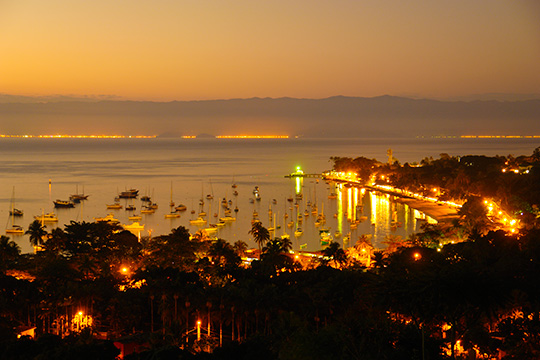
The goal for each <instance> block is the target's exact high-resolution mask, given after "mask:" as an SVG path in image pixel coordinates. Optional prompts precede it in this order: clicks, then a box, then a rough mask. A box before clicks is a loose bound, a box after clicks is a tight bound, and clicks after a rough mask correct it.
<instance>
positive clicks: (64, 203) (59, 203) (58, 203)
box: [53, 199, 75, 208]
mask: <svg viewBox="0 0 540 360" xmlns="http://www.w3.org/2000/svg"><path fill="white" fill-rule="evenodd" d="M53 203H54V207H55V208H72V207H75V204H73V203H72V202H71V201H70V200H58V199H57V200H55V201H53Z"/></svg>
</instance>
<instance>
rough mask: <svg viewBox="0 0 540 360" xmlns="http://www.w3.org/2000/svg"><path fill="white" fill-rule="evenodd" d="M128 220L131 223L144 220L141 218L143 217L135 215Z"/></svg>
mask: <svg viewBox="0 0 540 360" xmlns="http://www.w3.org/2000/svg"><path fill="white" fill-rule="evenodd" d="M128 220H129V221H141V220H142V216H141V215H136V214H133V215H132V216H128Z"/></svg>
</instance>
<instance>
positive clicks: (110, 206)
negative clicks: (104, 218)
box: [107, 203, 122, 210]
mask: <svg viewBox="0 0 540 360" xmlns="http://www.w3.org/2000/svg"><path fill="white" fill-rule="evenodd" d="M121 208H122V205H121V204H120V203H114V204H107V209H111V210H118V209H121Z"/></svg>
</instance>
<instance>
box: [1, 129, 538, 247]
mask: <svg viewBox="0 0 540 360" xmlns="http://www.w3.org/2000/svg"><path fill="white" fill-rule="evenodd" d="M276 141H277V140H276ZM390 141H392V142H393V143H394V146H393V147H394V153H395V154H396V155H395V156H396V157H397V156H398V155H400V156H401V159H403V160H404V161H410V162H412V161H418V160H420V159H421V158H422V157H423V156H427V155H430V154H433V153H435V152H436V153H438V152H440V151H447V152H449V153H457V154H463V153H475V152H477V153H487V154H490V153H489V151H491V152H492V153H494V152H495V153H516V154H519V153H525V154H526V153H530V151H531V150H530V149H532V148H534V144H532V142H534V139H533V140H527V139H515V140H510V139H504V140H495V139H489V140H478V139H477V140H469V141H463V140H459V141H457V140H455V141H446V140H443V141H441V140H439V141H438V142H436V141H425V140H418V139H412V140H407V141H406V140H388V141H385V142H380V141H379V142H375V141H364V140H339V141H338V140H324V139H316V140H311V139H305V140H302V139H297V140H291V141H290V142H288V143H287V144H284V143H280V144H281V146H279V147H275V146H274V141H273V140H227V143H223V142H219V141H217V140H189V141H187V140H184V141H182V140H168V139H131V140H127V139H118V140H111V139H109V140H100V139H2V141H1V142H0V152H1V153H2V154H3V155H4V157H3V158H4V159H9V160H4V161H3V162H1V163H0V170H1V171H2V173H3V174H4V176H3V177H2V179H0V185H1V187H0V189H3V196H2V197H1V198H0V201H1V202H2V203H3V206H2V207H1V209H0V216H1V217H2V218H3V221H4V223H5V224H9V223H10V221H11V216H10V210H11V200H10V199H11V195H12V194H11V193H12V188H13V184H17V199H16V200H17V208H18V209H20V210H22V211H23V212H24V216H22V217H18V218H17V219H16V224H17V225H18V226H21V227H22V228H23V229H24V230H26V229H28V225H29V224H30V223H31V222H32V221H33V220H34V219H38V220H40V221H43V223H44V224H45V225H46V229H47V231H51V230H52V229H53V228H54V227H57V226H58V227H63V226H64V224H69V222H70V221H87V222H91V221H94V218H104V217H106V215H107V214H109V213H112V214H113V217H114V218H115V219H117V220H118V221H119V222H120V223H121V224H130V223H132V222H133V221H138V222H139V223H140V224H141V225H144V230H142V231H141V236H150V234H151V236H158V235H161V234H168V233H169V232H170V231H171V230H172V229H174V228H176V227H178V226H185V227H186V228H187V229H188V230H189V231H190V233H195V232H197V231H198V230H202V229H211V230H210V232H211V233H212V236H215V237H217V238H222V239H225V240H227V241H229V242H231V243H233V242H235V241H238V240H242V241H245V242H246V243H247V244H248V246H249V247H256V244H255V243H254V242H253V241H252V240H251V237H250V236H249V234H248V231H249V230H250V228H251V222H252V219H253V216H252V215H253V214H254V213H257V214H258V216H257V220H258V221H261V222H262V224H263V226H265V227H267V228H271V227H274V228H275V230H274V232H273V235H272V236H283V235H289V236H290V239H291V241H292V243H293V248H294V249H295V250H298V249H300V248H302V249H303V250H306V251H317V250H320V249H321V242H320V234H319V230H320V228H321V226H322V225H321V215H324V217H325V224H324V228H326V229H328V230H329V233H330V234H331V235H333V240H334V241H338V242H340V244H341V246H344V247H346V246H353V245H354V244H355V242H356V241H357V240H358V238H359V237H360V236H362V235H371V242H372V243H373V245H374V246H376V247H384V246H385V245H384V244H383V241H385V238H386V237H387V236H390V235H391V236H400V237H402V238H406V237H407V236H408V235H409V234H411V233H413V232H414V231H416V230H417V229H418V228H419V226H420V225H421V223H423V222H426V220H424V214H423V213H421V212H419V211H415V210H414V209H413V204H407V203H406V202H404V201H402V200H400V199H399V198H396V197H394V196H391V195H389V194H384V193H381V192H374V191H372V192H370V191H367V190H362V189H361V188H356V187H345V186H343V185H341V186H338V185H335V184H332V183H329V184H327V183H326V182H325V181H323V180H322V179H319V178H311V177H292V178H285V177H284V174H288V173H290V172H291V170H293V172H294V170H296V169H297V166H301V169H303V170H304V171H305V172H306V173H319V174H321V173H322V172H324V171H327V170H329V169H330V168H331V163H330V162H329V157H330V155H331V154H342V155H352V156H354V155H357V152H360V153H361V154H362V155H363V156H366V157H374V158H376V157H379V158H384V154H386V150H387V144H388V142H390ZM501 141H503V142H504V143H503V144H502V145H501ZM246 145H247V146H249V147H250V152H251V154H246V152H245V150H243V149H244V146H246ZM90 146H91V147H92V149H97V150H96V151H95V153H89V152H88V151H87V150H88V149H89V147H90ZM351 148H354V149H355V150H354V151H351ZM501 148H502V149H503V150H501ZM42 152H43V153H47V154H50V153H54V154H55V156H56V157H57V158H58V159H60V160H58V161H61V162H62V163H63V164H64V166H63V167H62V168H61V169H60V168H59V167H58V166H57V162H58V161H57V160H55V161H53V160H51V159H50V158H49V157H48V156H45V155H43V156H41V155H39V154H40V153H42ZM36 154H37V155H36ZM104 154H107V156H106V157H105V156H104ZM164 154H165V156H164ZM216 154H219V155H216ZM298 164H301V165H298ZM49 180H50V182H51V183H50V184H49ZM171 183H172V187H173V189H174V194H173V200H174V202H175V203H176V204H175V207H174V208H173V209H172V213H174V214H177V213H178V214H181V216H180V217H176V215H175V216H174V217H170V218H165V215H166V214H169V213H171V208H170V203H171ZM201 184H203V185H204V189H205V192H203V193H202V194H201ZM210 184H211V186H210ZM232 185H234V186H235V187H233V186H232ZM77 187H78V188H79V189H81V188H83V189H84V191H83V193H82V194H79V195H84V197H86V200H83V201H79V202H78V203H76V202H74V207H72V208H58V209H55V208H54V204H53V200H55V199H65V198H68V197H69V194H73V191H74V189H76V188H77ZM256 187H257V191H256V192H255V193H253V191H254V190H255V189H256ZM119 189H125V190H119ZM129 189H132V190H129ZM145 189H153V190H152V194H151V195H152V196H151V202H143V201H141V197H142V196H140V194H141V192H143V194H144V192H145V191H147V192H148V190H145ZM210 189H211V190H210ZM125 191H128V193H126V194H125V195H126V196H128V197H123V198H119V195H122V192H125ZM235 192H236V195H235ZM76 193H78V192H76ZM134 193H136V194H137V195H138V196H137V197H135V198H133V197H132V196H133V194H134ZM208 193H210V194H211V193H213V197H214V199H207V198H206V194H208ZM117 197H118V201H117V202H118V203H119V204H120V205H121V206H122V208H121V209H106V205H107V204H115V203H116V202H115V198H117ZM223 198H225V199H226V203H227V204H226V206H227V208H228V209H229V210H230V211H231V215H229V216H231V217H234V218H235V219H236V220H234V221H232V220H231V221H223V222H219V218H223V219H222V220H227V218H226V217H225V210H226V207H224V205H222V200H223ZM256 198H257V199H258V200H255V199H256ZM149 200H150V199H149ZM201 200H202V202H201ZM200 202H201V203H204V205H202V206H199V203H200ZM156 205H158V208H157V209H155V208H151V207H150V206H153V207H155V206H156ZM144 206H147V207H144ZM417 207H418V206H417ZM133 208H135V209H137V210H136V211H133V210H130V211H126V210H127V209H133ZM439 208H441V207H440V206H439ZM269 209H271V210H272V213H273V215H274V216H275V226H274V220H273V217H274V216H272V219H270V218H269V216H266V213H267V212H268V210H269ZM306 211H307V212H308V213H309V215H308V216H307V217H306V216H305V213H306ZM199 213H206V214H207V215H206V216H205V217H204V219H203V220H206V221H207V223H206V225H204V223H203V221H199V222H200V225H196V224H191V223H190V221H192V220H194V221H195V222H196V223H197V218H198V215H197V214H199ZM215 213H219V214H218V215H219V216H218V217H214V214H215ZM426 213H427V214H428V215H429V211H428V210H426ZM232 214H234V215H232ZM298 215H300V217H301V218H302V220H301V221H302V224H298V222H299V220H298ZM435 215H436V214H434V216H435ZM435 217H436V216H435ZM417 219H422V220H417ZM430 221H433V220H430ZM210 224H215V225H216V228H217V230H214V228H213V227H212V228H211V227H210ZM298 226H299V227H300V228H301V230H302V235H301V236H299V237H295V236H294V232H295V231H296V230H297V227H298ZM4 232H5V231H4ZM336 233H337V234H341V236H335V234H336ZM349 233H350V234H349ZM10 236H12V235H10ZM14 238H15V239H16V241H17V243H18V244H19V245H20V246H21V248H22V250H23V252H30V251H32V248H31V246H30V244H29V241H28V236H27V235H18V236H14Z"/></svg>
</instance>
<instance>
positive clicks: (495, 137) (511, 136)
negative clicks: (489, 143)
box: [460, 135, 540, 139]
mask: <svg viewBox="0 0 540 360" xmlns="http://www.w3.org/2000/svg"><path fill="white" fill-rule="evenodd" d="M460 137H461V138H462V139H538V138H540V135H461V136H460Z"/></svg>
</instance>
